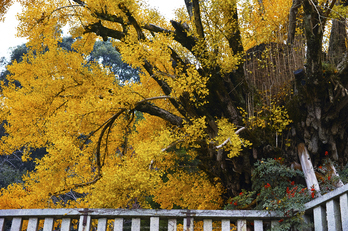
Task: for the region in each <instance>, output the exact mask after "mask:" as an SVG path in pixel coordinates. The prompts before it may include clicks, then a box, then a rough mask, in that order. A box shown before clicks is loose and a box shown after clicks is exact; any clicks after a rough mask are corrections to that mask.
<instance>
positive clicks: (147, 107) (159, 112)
mask: <svg viewBox="0 0 348 231" xmlns="http://www.w3.org/2000/svg"><path fill="white" fill-rule="evenodd" d="M134 109H135V110H137V111H141V112H144V113H147V114H150V115H153V116H158V117H160V118H162V119H164V120H166V121H168V122H170V123H171V124H173V125H176V126H179V127H181V126H182V122H183V119H182V118H181V117H179V116H176V115H174V114H172V113H170V112H168V111H166V110H164V109H162V108H159V107H157V106H155V105H152V104H150V103H148V102H145V103H141V104H139V105H137V106H136V107H135V108H134Z"/></svg>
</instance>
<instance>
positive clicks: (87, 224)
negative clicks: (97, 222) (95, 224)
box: [78, 215, 91, 231]
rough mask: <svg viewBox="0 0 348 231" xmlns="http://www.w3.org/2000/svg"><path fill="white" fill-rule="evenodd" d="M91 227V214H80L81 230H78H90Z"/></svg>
mask: <svg viewBox="0 0 348 231" xmlns="http://www.w3.org/2000/svg"><path fill="white" fill-rule="evenodd" d="M90 229H91V216H87V215H86V216H80V221H79V230H78V231H89V230H90Z"/></svg>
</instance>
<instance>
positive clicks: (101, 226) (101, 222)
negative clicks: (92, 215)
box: [97, 218, 107, 231]
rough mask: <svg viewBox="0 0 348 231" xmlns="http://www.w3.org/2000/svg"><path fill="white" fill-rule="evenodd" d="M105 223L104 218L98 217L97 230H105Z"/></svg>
mask: <svg viewBox="0 0 348 231" xmlns="http://www.w3.org/2000/svg"><path fill="white" fill-rule="evenodd" d="M106 224H107V219H106V218H99V219H98V228H97V231H106Z"/></svg>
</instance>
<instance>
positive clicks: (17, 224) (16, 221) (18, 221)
mask: <svg viewBox="0 0 348 231" xmlns="http://www.w3.org/2000/svg"><path fill="white" fill-rule="evenodd" d="M21 228H22V218H20V217H14V218H13V219H12V225H11V231H21Z"/></svg>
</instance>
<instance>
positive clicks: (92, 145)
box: [0, 0, 292, 209]
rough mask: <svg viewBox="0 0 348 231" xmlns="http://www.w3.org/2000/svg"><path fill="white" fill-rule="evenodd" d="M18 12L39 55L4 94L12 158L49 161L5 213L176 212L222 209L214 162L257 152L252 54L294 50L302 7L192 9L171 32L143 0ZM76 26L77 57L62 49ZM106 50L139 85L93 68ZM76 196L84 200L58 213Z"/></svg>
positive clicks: (64, 2)
mask: <svg viewBox="0 0 348 231" xmlns="http://www.w3.org/2000/svg"><path fill="white" fill-rule="evenodd" d="M19 2H20V3H21V4H22V6H23V7H24V8H23V9H24V10H23V12H22V13H20V15H19V19H20V25H19V27H18V32H19V35H20V36H23V37H26V38H28V40H29V42H28V44H27V46H28V47H30V52H29V53H28V54H27V55H25V57H24V58H23V61H22V62H20V63H16V62H15V63H13V65H11V66H9V67H8V70H9V71H10V72H11V75H10V76H9V77H8V80H9V83H8V84H6V85H5V84H3V85H2V98H1V105H2V109H1V118H2V120H5V121H6V125H5V128H6V132H7V133H8V136H5V137H2V139H1V151H2V153H6V154H10V153H12V152H13V151H15V150H18V149H22V150H23V152H24V154H23V159H24V160H28V159H30V158H31V157H30V152H31V151H32V150H34V149H37V148H42V147H46V148H47V152H48V154H46V155H45V156H44V157H43V158H42V159H40V160H36V169H35V171H33V172H28V173H27V174H26V175H25V176H24V178H23V180H24V183H23V184H13V185H11V186H9V187H8V188H7V189H1V195H0V208H34V207H39V208H44V207H60V206H74V207H110V208H119V207H122V208H125V207H128V208H131V207H132V206H133V205H134V204H137V203H139V204H140V205H141V206H142V207H144V208H148V207H151V204H150V202H149V200H148V199H149V197H151V198H152V200H153V201H154V202H157V203H159V204H160V207H161V208H167V209H170V208H173V206H180V207H182V208H190V209H218V208H221V206H222V204H223V199H222V194H224V193H225V192H226V190H227V189H226V188H225V187H224V186H225V185H223V184H222V183H221V176H220V175H214V174H208V173H209V171H208V170H207V169H208V168H207V166H206V165H205V163H209V162H210V161H211V159H216V158H215V155H218V154H219V153H220V151H221V150H220V149H223V150H224V152H226V158H223V160H225V159H228V161H231V159H233V158H236V157H237V156H238V155H239V153H240V152H241V150H243V148H248V146H250V145H251V143H250V142H248V141H247V140H243V139H241V138H239V135H238V134H236V130H237V128H240V125H242V123H238V121H241V117H240V114H239V112H238V110H237V109H236V107H235V106H238V103H236V102H237V101H238V100H239V93H238V91H239V89H240V88H238V87H239V86H240V85H241V84H243V82H242V81H243V79H244V77H243V70H242V63H243V52H244V50H246V49H248V48H250V47H252V46H254V45H257V44H259V43H262V42H278V41H282V40H284V35H285V33H286V30H287V29H286V28H287V23H288V21H287V20H288V12H289V9H290V7H291V2H292V1H291V0H281V1H279V0H263V1H262V2H263V5H262V6H261V5H259V1H247V2H246V3H245V5H244V6H243V7H239V6H238V4H237V1H236V0H207V1H200V2H199V3H198V1H197V0H193V1H192V5H191V7H192V8H191V11H190V10H189V13H186V11H185V9H178V10H177V11H176V18H175V19H174V20H172V21H171V22H168V21H166V20H165V18H164V17H163V16H161V15H160V13H159V12H158V11H157V10H154V9H151V8H149V7H148V5H147V4H146V2H145V1H143V0H112V1H111V0H85V1H81V0H72V1H70V0H69V1H68V0H51V1H41V0H19ZM244 2H245V1H243V3H244ZM197 4H199V5H197ZM238 16H239V17H238ZM66 26H68V28H69V34H70V35H71V36H73V38H75V42H74V44H73V48H74V50H73V51H67V50H64V49H63V48H60V47H59V45H58V44H59V42H60V41H61V40H62V33H61V30H62V29H63V28H66ZM100 39H103V40H104V41H105V40H108V39H109V40H110V41H111V42H112V44H113V46H114V47H115V49H116V50H117V51H118V52H120V53H121V54H122V59H123V61H124V62H126V63H128V64H130V65H131V66H132V67H133V68H138V69H139V70H140V81H139V82H132V81H129V82H127V81H126V82H120V81H119V80H118V79H117V78H115V76H114V74H113V73H111V72H110V71H109V69H107V68H105V67H103V66H102V65H100V64H99V63H97V62H87V59H88V55H89V53H90V52H91V51H92V49H93V45H94V43H95V42H96V41H97V40H100ZM243 45H244V48H243ZM230 76H233V78H232V77H230ZM230 78H231V79H232V80H231V79H230ZM238 81H240V82H238ZM224 87H226V90H225V89H224ZM236 89H237V90H236ZM231 95H232V96H231ZM229 97H230V98H231V99H230V98H229ZM240 104H242V103H240ZM140 112H141V113H140ZM139 114H142V115H143V116H142V117H143V118H140V116H139ZM274 123H277V121H275V122H274ZM238 124H239V126H238ZM277 129H283V127H282V128H277ZM226 140H229V142H226V145H221V144H222V143H224V142H225V141H226ZM219 145H220V146H219ZM216 147H219V148H216ZM209 158H211V159H209ZM195 161H198V162H200V161H201V162H202V164H201V165H202V166H200V168H199V169H198V168H197V165H199V164H197V163H196V162H195ZM204 161H206V162H204ZM192 163H196V164H192ZM214 168H215V167H214ZM219 168H222V170H221V171H220V172H224V171H226V172H227V171H232V167H230V168H229V169H226V166H225V165H221V167H220V165H219ZM70 190H74V191H76V192H79V193H84V195H85V197H83V198H80V199H78V200H76V201H70V202H69V203H68V204H64V203H53V202H52V198H53V197H55V196H58V195H60V194H63V193H66V192H69V191H70Z"/></svg>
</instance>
